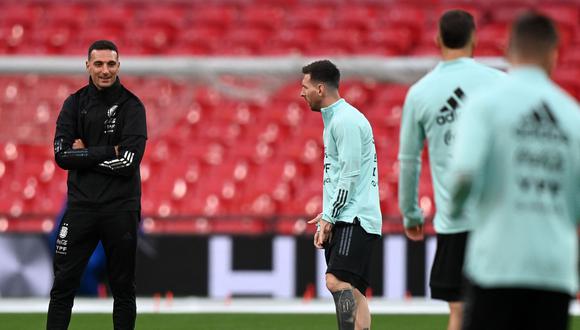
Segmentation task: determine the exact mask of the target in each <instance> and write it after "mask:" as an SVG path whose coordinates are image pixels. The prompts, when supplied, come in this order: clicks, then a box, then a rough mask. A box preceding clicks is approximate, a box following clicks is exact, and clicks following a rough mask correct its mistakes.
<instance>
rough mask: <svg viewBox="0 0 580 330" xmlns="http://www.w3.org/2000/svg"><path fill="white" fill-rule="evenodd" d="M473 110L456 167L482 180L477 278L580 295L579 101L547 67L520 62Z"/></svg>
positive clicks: (475, 244)
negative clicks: (556, 81)
mask: <svg viewBox="0 0 580 330" xmlns="http://www.w3.org/2000/svg"><path fill="white" fill-rule="evenodd" d="M464 110H465V112H464V114H463V115H462V118H461V120H460V122H459V128H458V134H457V140H456V145H455V146H454V148H455V149H454V152H455V153H454V155H455V157H454V158H453V164H452V172H453V173H454V176H455V175H456V176H457V181H458V182H459V178H460V177H464V178H465V177H467V178H470V177H471V178H473V180H472V181H471V182H473V188H472V192H471V196H472V197H473V198H474V200H473V201H474V205H473V206H474V208H473V210H474V213H473V216H474V217H473V218H474V228H473V231H472V232H471V234H470V237H469V242H468V246H467V251H466V262H465V270H466V273H467V275H468V277H469V278H470V279H471V280H472V281H474V282H475V283H476V284H478V285H480V286H482V287H484V288H486V287H521V288H531V289H543V290H551V291H557V292H565V293H569V294H575V293H576V290H577V287H578V278H577V277H578V264H577V259H578V256H577V253H578V237H577V236H578V235H577V220H578V219H579V218H580V108H579V107H578V104H577V103H576V101H575V100H573V99H572V98H571V97H570V96H568V95H567V94H566V93H565V92H563V91H562V90H561V89H560V88H559V87H557V86H556V85H555V84H554V83H553V82H552V81H551V80H550V79H549V78H548V76H547V75H546V74H545V73H544V71H542V70H540V69H539V68H535V67H520V68H517V69H513V70H512V71H511V72H510V74H509V76H508V78H507V79H505V80H504V81H502V82H499V83H497V84H495V85H494V86H492V87H491V88H489V90H488V91H486V92H485V93H482V94H481V95H477V96H476V97H474V98H472V99H471V100H470V101H469V102H468V104H466V105H465V109H464ZM468 181H469V180H468Z"/></svg>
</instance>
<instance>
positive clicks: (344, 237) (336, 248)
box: [324, 219, 380, 295]
mask: <svg viewBox="0 0 580 330" xmlns="http://www.w3.org/2000/svg"><path fill="white" fill-rule="evenodd" d="M378 241H380V236H379V235H375V234H369V233H367V232H366V231H365V230H364V229H363V228H362V227H361V226H360V223H359V222H358V219H355V221H354V223H352V224H351V223H346V222H342V221H337V222H336V224H335V225H334V227H333V228H332V238H331V240H330V242H329V243H327V244H326V245H325V247H324V255H325V257H326V265H327V268H326V273H330V274H332V275H334V276H336V278H338V279H339V280H341V281H343V282H347V283H350V284H351V285H352V286H353V287H355V288H357V289H358V290H359V291H360V293H362V294H363V295H364V294H365V292H366V290H367V287H368V286H369V273H370V261H371V253H372V251H373V249H374V247H375V243H376V242H378Z"/></svg>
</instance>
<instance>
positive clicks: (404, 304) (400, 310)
mask: <svg viewBox="0 0 580 330" xmlns="http://www.w3.org/2000/svg"><path fill="white" fill-rule="evenodd" d="M369 307H370V309H371V313H373V314H447V313H448V307H447V304H446V303H444V302H441V301H435V300H427V299H420V298H416V299H409V300H400V301H396V300H386V299H371V300H370V302H369ZM47 310H48V299H47V298H6V297H3V298H2V297H0V313H46V311H47ZM112 310H113V300H112V299H111V298H108V299H96V298H77V299H75V304H74V307H73V312H74V313H111V312H112ZM137 312H138V313H168V314H171V313H226V314H227V313H258V314H274V313H276V314H278V313H279V314H333V313H334V304H333V302H332V300H331V299H314V300H310V301H303V300H301V299H293V300H282V299H262V298H256V299H253V298H234V299H228V300H216V299H208V298H193V297H191V298H174V299H166V298H158V299H155V298H137ZM570 313H571V314H572V315H576V316H578V315H580V305H579V304H578V302H577V301H574V302H572V304H571V306H570Z"/></svg>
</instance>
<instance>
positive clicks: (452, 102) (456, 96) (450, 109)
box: [436, 87, 465, 125]
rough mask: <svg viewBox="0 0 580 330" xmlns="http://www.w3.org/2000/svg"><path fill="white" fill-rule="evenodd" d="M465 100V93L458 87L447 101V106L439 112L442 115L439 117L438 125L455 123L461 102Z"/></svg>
mask: <svg viewBox="0 0 580 330" xmlns="http://www.w3.org/2000/svg"><path fill="white" fill-rule="evenodd" d="M464 98H465V93H464V92H463V90H462V89H461V88H460V87H457V89H455V90H454V91H453V95H451V96H450V97H449V98H448V99H447V104H445V105H444V106H443V107H442V108H441V110H439V113H440V115H439V116H437V119H436V122H437V124H438V125H445V124H450V123H452V122H454V121H455V117H456V111H455V110H457V108H459V106H460V102H461V101H463V99H464Z"/></svg>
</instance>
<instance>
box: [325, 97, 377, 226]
mask: <svg viewBox="0 0 580 330" xmlns="http://www.w3.org/2000/svg"><path fill="white" fill-rule="evenodd" d="M321 113H322V119H323V121H324V136H323V139H324V188H323V202H322V208H323V213H322V218H323V219H324V220H327V221H329V222H332V223H335V222H336V221H344V222H349V223H352V222H353V220H354V218H355V217H358V219H359V221H360V223H361V226H362V228H364V230H365V231H366V232H367V233H369V234H377V235H381V233H382V232H381V228H382V216H381V209H380V205H379V184H378V179H379V174H378V172H377V171H378V168H377V153H376V150H375V142H374V138H373V131H372V128H371V125H370V124H369V122H368V120H367V119H366V118H365V116H364V115H363V114H362V113H360V112H359V111H358V110H357V109H356V108H354V107H353V106H351V105H350V104H348V103H347V102H346V101H345V100H344V99H340V100H338V101H336V102H335V103H334V104H332V105H330V106H328V107H326V108H322V109H321Z"/></svg>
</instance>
